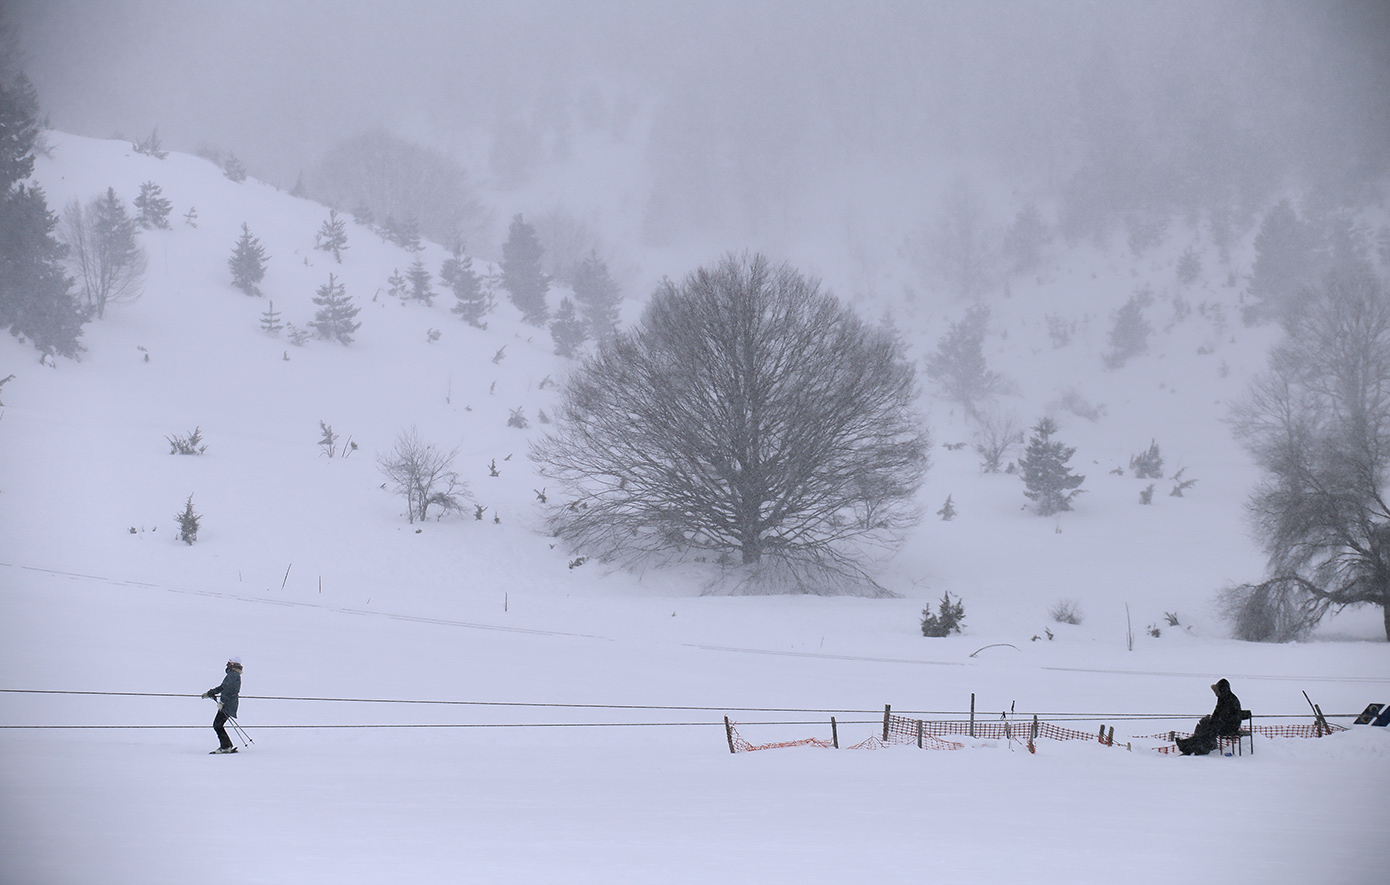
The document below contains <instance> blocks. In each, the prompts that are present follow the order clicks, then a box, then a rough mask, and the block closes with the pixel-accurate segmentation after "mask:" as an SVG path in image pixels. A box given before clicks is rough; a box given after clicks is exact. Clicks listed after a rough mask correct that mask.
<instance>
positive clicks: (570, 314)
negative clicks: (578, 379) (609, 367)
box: [550, 298, 589, 359]
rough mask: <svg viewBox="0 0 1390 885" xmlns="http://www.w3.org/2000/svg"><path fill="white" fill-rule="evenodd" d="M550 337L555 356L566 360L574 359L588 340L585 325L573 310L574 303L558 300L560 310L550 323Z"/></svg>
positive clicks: (567, 300) (564, 299)
mask: <svg viewBox="0 0 1390 885" xmlns="http://www.w3.org/2000/svg"><path fill="white" fill-rule="evenodd" d="M550 337H551V338H553V339H555V353H556V355H557V356H562V357H565V358H567V359H574V357H575V356H576V355H577V352H578V350H579V348H581V347H583V346H584V342H585V341H587V340H588V338H589V334H588V331H587V330H586V329H585V323H584V322H583V321H582V320H580V319H579V313H578V311H576V310H575V309H574V302H573V301H571V300H570V299H568V298H561V299H560V309H559V310H557V311H556V312H555V318H554V319H552V320H551V321H550Z"/></svg>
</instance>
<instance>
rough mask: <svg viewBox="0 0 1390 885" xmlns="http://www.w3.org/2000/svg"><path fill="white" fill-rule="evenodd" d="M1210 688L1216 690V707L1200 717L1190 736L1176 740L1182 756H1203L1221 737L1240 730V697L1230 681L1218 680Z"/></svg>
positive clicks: (1230, 735)
mask: <svg viewBox="0 0 1390 885" xmlns="http://www.w3.org/2000/svg"><path fill="white" fill-rule="evenodd" d="M1211 690H1212V691H1214V692H1216V709H1214V710H1212V711H1211V715H1210V716H1203V717H1202V720H1201V721H1200V722H1198V723H1197V728H1196V729H1195V730H1194V731H1193V732H1192V737H1189V738H1179V739H1178V740H1177V745H1178V749H1179V750H1181V751H1182V754H1183V755H1184V756H1205V755H1206V754H1208V753H1210V752H1211V751H1212V750H1215V749H1216V747H1217V744H1219V743H1220V739H1221V738H1223V737H1232V736H1234V735H1236V734H1237V733H1239V732H1240V698H1238V697H1236V696H1235V693H1234V692H1232V691H1231V683H1229V682H1227V681H1226V680H1225V679H1221V680H1218V681H1217V682H1216V684H1215V685H1213V686H1212V687H1211Z"/></svg>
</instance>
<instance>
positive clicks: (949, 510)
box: [936, 495, 956, 522]
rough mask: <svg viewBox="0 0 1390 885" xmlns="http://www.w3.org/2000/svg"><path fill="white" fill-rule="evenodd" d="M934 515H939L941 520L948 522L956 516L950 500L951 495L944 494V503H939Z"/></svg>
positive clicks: (954, 507)
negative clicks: (939, 505)
mask: <svg viewBox="0 0 1390 885" xmlns="http://www.w3.org/2000/svg"><path fill="white" fill-rule="evenodd" d="M936 515H937V516H939V517H941V520H942V521H943V522H950V521H951V520H953V519H955V518H956V505H955V504H954V503H953V502H952V501H951V496H950V495H947V496H946V503H945V504H942V505H941V509H940V510H938V511H936Z"/></svg>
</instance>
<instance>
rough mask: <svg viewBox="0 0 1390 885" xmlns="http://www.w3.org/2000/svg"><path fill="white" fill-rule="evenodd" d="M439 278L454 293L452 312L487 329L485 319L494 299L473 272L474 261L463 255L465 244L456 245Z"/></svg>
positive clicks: (471, 324)
mask: <svg viewBox="0 0 1390 885" xmlns="http://www.w3.org/2000/svg"><path fill="white" fill-rule="evenodd" d="M439 278H440V280H442V281H443V282H444V285H445V286H447V287H448V288H449V291H451V292H453V293H454V306H453V307H452V308H451V310H452V311H453V312H454V313H456V314H458V315H459V317H460V318H461V319H462V320H463V321H464V322H466V323H468V324H469V325H470V326H476V327H478V328H479V329H486V328H487V323H485V322H483V317H484V316H486V315H487V313H488V312H489V311H490V310H492V299H491V298H489V297H488V294H487V293H486V292H484V291H483V283H482V280H480V279H478V274H477V272H476V271H474V270H473V259H472V258H469V257H468V256H467V255H465V254H463V243H461V242H457V241H456V242H455V243H454V248H453V253H452V254H451V255H450V256H449V257H448V258H446V259H444V266H443V267H441V268H440V269H439Z"/></svg>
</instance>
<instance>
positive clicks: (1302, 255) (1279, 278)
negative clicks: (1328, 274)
mask: <svg viewBox="0 0 1390 885" xmlns="http://www.w3.org/2000/svg"><path fill="white" fill-rule="evenodd" d="M1322 251H1323V250H1322V242H1321V238H1320V237H1319V236H1318V231H1317V229H1316V228H1315V227H1314V226H1313V225H1312V224H1310V223H1309V222H1307V221H1305V220H1303V219H1301V218H1299V217H1298V213H1297V212H1296V211H1295V210H1294V208H1293V204H1292V203H1290V202H1289V201H1288V200H1281V201H1280V202H1279V203H1278V204H1277V205H1275V207H1274V208H1273V209H1270V210H1269V214H1267V215H1265V218H1264V221H1263V222H1261V224H1260V230H1259V233H1257V234H1256V235H1255V264H1254V266H1253V267H1252V268H1251V271H1250V294H1251V296H1253V297H1254V300H1255V303H1254V304H1253V305H1251V306H1249V307H1246V308H1245V311H1244V318H1245V321H1246V323H1247V324H1250V323H1256V322H1264V321H1267V320H1277V319H1280V318H1282V317H1285V316H1287V315H1289V314H1290V313H1291V312H1292V311H1293V309H1294V305H1295V303H1296V302H1297V300H1298V297H1299V295H1300V293H1301V292H1302V291H1303V289H1304V287H1306V286H1309V285H1312V284H1313V283H1314V282H1315V281H1316V280H1317V279H1318V278H1319V277H1320V276H1321V274H1322V269H1323V268H1324V267H1325V265H1326V261H1325V260H1324V258H1323V255H1322Z"/></svg>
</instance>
